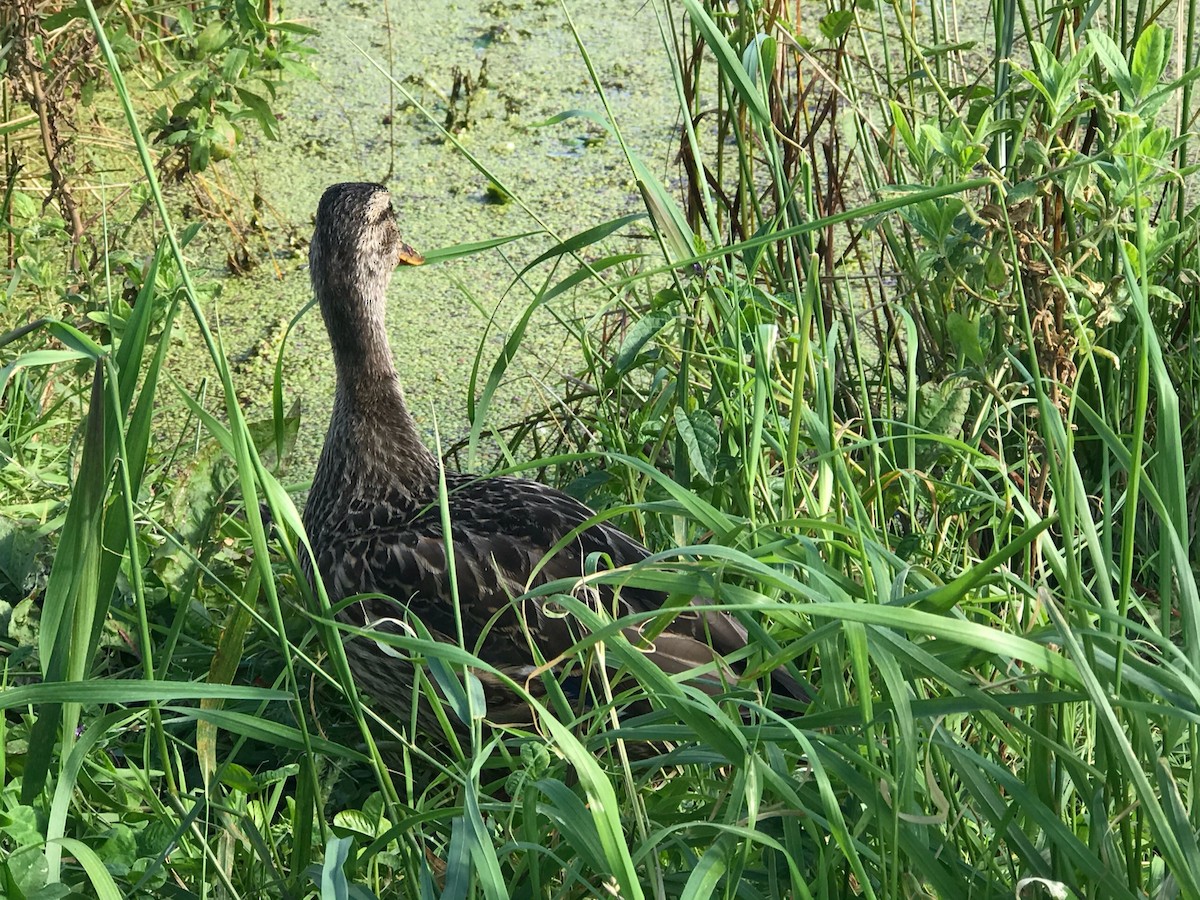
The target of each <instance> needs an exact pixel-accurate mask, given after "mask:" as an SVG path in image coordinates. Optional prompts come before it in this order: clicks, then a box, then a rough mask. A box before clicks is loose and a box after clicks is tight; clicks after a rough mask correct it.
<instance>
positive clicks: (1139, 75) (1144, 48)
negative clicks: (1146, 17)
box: [1129, 22, 1171, 100]
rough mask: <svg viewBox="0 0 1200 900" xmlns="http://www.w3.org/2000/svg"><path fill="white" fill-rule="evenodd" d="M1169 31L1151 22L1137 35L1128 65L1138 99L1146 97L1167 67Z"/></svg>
mask: <svg viewBox="0 0 1200 900" xmlns="http://www.w3.org/2000/svg"><path fill="white" fill-rule="evenodd" d="M1170 38H1171V31H1170V29H1167V28H1162V27H1161V26H1159V25H1156V24H1155V23H1153V22H1151V23H1150V24H1149V25H1147V26H1146V27H1145V28H1144V29H1143V30H1142V33H1141V35H1140V36H1139V37H1138V42H1137V45H1136V46H1135V47H1134V48H1133V61H1132V63H1131V65H1130V67H1129V74H1130V75H1131V76H1132V79H1133V85H1134V89H1135V91H1136V94H1137V98H1138V99H1139V100H1141V99H1143V98H1145V97H1147V96H1148V95H1149V94H1150V92H1151V91H1152V90H1154V88H1155V87H1157V85H1158V82H1159V79H1160V78H1162V73H1163V71H1164V70H1165V69H1166V68H1167V42H1168V41H1169V40H1170Z"/></svg>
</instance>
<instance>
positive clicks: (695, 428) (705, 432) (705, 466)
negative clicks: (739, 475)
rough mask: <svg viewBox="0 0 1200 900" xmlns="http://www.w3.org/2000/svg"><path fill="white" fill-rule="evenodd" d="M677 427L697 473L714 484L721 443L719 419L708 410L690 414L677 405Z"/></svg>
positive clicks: (699, 410)
mask: <svg viewBox="0 0 1200 900" xmlns="http://www.w3.org/2000/svg"><path fill="white" fill-rule="evenodd" d="M675 427H676V428H678V429H679V436H680V437H681V438H683V443H684V446H685V447H687V451H688V459H689V461H690V462H691V464H692V468H693V469H694V470H695V473H696V474H697V475H699V476H700V477H701V478H703V479H704V480H705V481H706V482H708V483H709V484H712V483H713V479H714V477H715V475H716V463H717V449H718V448H719V447H720V444H721V434H720V431H718V429H717V420H716V419H714V418H713V416H712V413H710V412H708V410H704V409H697V410H695V411H693V412H692V413H691V414H690V415H689V414H688V413H686V412H684V410H683V407H680V406H677V407H675Z"/></svg>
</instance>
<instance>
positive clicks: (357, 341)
mask: <svg viewBox="0 0 1200 900" xmlns="http://www.w3.org/2000/svg"><path fill="white" fill-rule="evenodd" d="M374 299H375V301H376V302H363V303H338V304H331V303H325V304H322V312H323V314H324V316H325V323H326V327H327V328H328V331H329V338H330V342H331V344H332V347H333V361H334V367H335V369H336V372H337V388H336V391H335V393H334V402H333V414H332V416H331V418H330V422H329V433H328V435H327V436H326V441H325V452H323V453H322V455H321V461H320V463H319V464H318V473H317V474H318V478H328V479H331V480H332V481H334V482H337V483H339V484H340V485H341V489H344V490H346V491H348V492H350V493H351V494H352V495H353V496H357V497H359V498H360V499H367V498H366V497H365V492H371V491H382V492H385V493H388V494H391V493H394V492H395V491H396V490H400V491H401V492H402V493H407V494H409V495H410V496H412V497H413V498H419V496H420V495H422V494H423V493H424V492H425V491H426V490H427V487H428V486H429V485H432V484H436V478H437V461H436V459H435V458H434V456H433V454H432V453H430V451H429V448H428V447H426V446H425V444H424V442H423V441H422V440H421V434H420V432H419V431H418V430H417V425H416V422H415V421H414V420H413V417H412V414H411V413H409V411H408V406H407V405H406V404H405V402H404V393H403V391H402V390H401V388H400V380H399V378H398V377H397V375H396V367H395V365H394V363H393V361H392V351H391V347H390V346H389V344H388V339H387V331H386V328H385V326H384V322H383V308H384V303H383V298H382V297H378V298H374ZM371 499H375V498H371Z"/></svg>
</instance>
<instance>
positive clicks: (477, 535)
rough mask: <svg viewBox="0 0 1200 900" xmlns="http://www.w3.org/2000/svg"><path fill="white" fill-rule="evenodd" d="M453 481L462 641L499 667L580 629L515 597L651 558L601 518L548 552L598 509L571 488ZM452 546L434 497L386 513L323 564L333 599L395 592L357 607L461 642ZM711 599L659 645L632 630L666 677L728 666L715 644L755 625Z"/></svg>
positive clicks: (367, 616)
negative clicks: (597, 567) (710, 606)
mask: <svg viewBox="0 0 1200 900" xmlns="http://www.w3.org/2000/svg"><path fill="white" fill-rule="evenodd" d="M448 488H449V491H448V506H449V512H450V524H451V533H452V536H453V545H454V578H455V582H456V584H457V590H458V600H459V603H458V609H459V615H460V616H461V623H462V632H463V638H464V642H465V643H466V646H467V647H468V649H476V648H477V649H478V653H479V655H480V657H481V658H482V659H484V660H486V661H487V662H489V663H491V664H492V665H495V666H497V667H498V668H504V669H510V670H519V669H522V668H526V667H528V666H529V665H530V663H531V660H532V659H533V653H532V650H531V643H532V644H536V646H537V649H538V651H539V652H540V654H541V655H542V657H543V658H545V659H553V658H555V657H557V656H559V655H560V654H562V653H564V652H566V651H567V650H569V649H570V647H571V646H573V645H574V644H575V643H576V642H577V641H578V640H579V638H580V637H582V634H581V633H580V632H579V630H578V628H577V627H576V626H575V625H574V624H573V623H572V621H571V620H570V619H569V618H568V617H565V616H562V615H556V614H555V612H554V610H553V609H547V608H546V607H545V606H543V604H542V603H541V602H540V601H534V600H525V601H521V602H520V603H516V604H515V603H514V602H513V601H514V598H517V597H520V596H521V595H522V594H524V593H525V592H526V591H527V590H529V589H531V588H533V587H537V586H539V585H542V584H546V583H548V582H551V581H556V580H559V579H564V578H579V577H581V576H582V575H584V573H585V566H586V565H587V560H588V558H589V557H590V556H592V555H593V554H601V555H602V557H603V559H604V562H603V563H602V565H612V566H614V567H621V566H625V565H629V564H632V563H635V562H638V561H639V560H642V559H645V558H646V557H647V556H648V555H649V551H647V550H646V548H645V547H643V546H642V545H641V544H640V543H638V542H637V541H635V540H633V539H632V538H631V537H629V536H628V535H626V534H625V533H624V532H622V531H620V530H619V529H617V528H614V527H612V526H610V525H607V524H605V523H596V524H592V525H589V526H588V527H586V528H584V529H582V530H580V531H579V532H578V534H576V535H574V537H572V538H571V539H570V540H569V541H567V542H566V543H564V544H563V546H562V547H559V548H558V549H557V550H556V551H555V552H554V554H553V555H552V556H549V557H547V554H549V553H550V551H551V550H553V549H554V548H555V547H556V546H557V545H558V544H559V543H560V541H562V540H563V538H564V537H566V536H567V535H570V534H572V532H575V531H576V530H577V529H579V528H580V526H582V525H583V524H584V523H585V522H588V521H589V520H591V519H592V518H593V516H594V513H593V512H592V511H591V510H590V509H588V507H586V506H584V505H583V504H582V503H580V502H578V501H577V500H575V499H573V498H571V497H569V496H568V495H566V494H564V493H562V492H561V491H557V490H555V489H553V488H550V487H547V486H546V485H543V484H540V483H538V482H533V481H527V480H524V479H519V478H506V477H495V478H482V479H470V478H467V477H466V476H461V475H448ZM445 543H446V542H445V533H444V530H443V527H442V519H441V512H440V510H439V508H438V506H437V504H436V503H432V504H430V505H429V506H428V507H426V508H424V509H422V510H419V511H417V512H416V513H415V514H412V513H405V514H402V515H398V516H396V517H394V518H393V519H391V520H387V519H386V518H381V517H379V516H378V513H377V511H376V515H375V516H374V518H373V521H372V522H371V524H370V526H369V527H367V528H363V529H361V530H356V531H355V532H354V533H352V534H350V535H347V536H343V537H341V538H339V539H338V540H336V541H335V542H333V543H331V544H329V545H327V546H326V547H325V549H324V552H323V553H321V555H320V557H319V559H318V567H319V568H320V570H321V572H322V573H323V574H324V577H325V580H326V587H327V589H328V590H329V591H330V595H331V596H333V597H347V596H351V595H354V594H363V593H378V594H383V595H386V596H387V597H391V598H394V599H395V603H393V602H391V601H388V600H383V599H370V600H366V601H364V602H363V603H362V604H361V605H360V607H359V608H358V614H359V615H360V616H362V621H363V623H364V624H372V623H379V622H384V621H386V620H388V619H395V618H397V614H398V612H399V610H398V609H397V607H396V604H397V603H398V604H400V605H401V606H402V607H405V608H407V609H408V610H410V611H411V612H412V613H414V614H416V616H417V617H418V618H419V619H420V620H421V622H422V623H423V624H424V625H425V627H426V628H428V629H429V630H430V632H432V633H433V634H434V635H435V636H438V637H441V638H444V639H454V638H455V636H456V635H457V633H458V622H457V621H456V616H455V606H454V602H453V593H452V591H451V586H450V583H451V575H450V571H449V566H448V565H447V560H446V549H445ZM535 570H536V574H534V573H535ZM599 599H600V602H601V604H603V606H604V607H605V608H606V609H608V610H609V611H610V612H611V613H613V614H615V615H625V614H627V613H629V612H631V611H652V610H656V609H658V608H660V607H661V606H662V604H663V603H664V602H665V600H666V595H665V594H662V593H660V592H657V591H651V590H645V589H642V588H633V587H626V588H623V589H621V590H620V591H619V594H618V596H617V597H614V596H613V593H612V591H611V590H610V589H608V588H606V587H601V588H600V591H599ZM702 606H703V601H699V602H696V603H695V605H694V606H693V607H691V608H688V609H685V610H684V611H682V612H680V613H678V614H677V615H676V616H675V618H674V619H673V620H672V622H671V623H670V624H669V625H668V626H667V628H666V629H665V630H663V631H662V632H661V633H659V634H656V635H654V637H653V639H652V640H651V641H649V642H645V641H640V640H639V639H640V634H639V632H638V630H637V629H634V628H630V629H626V632H627V636H628V637H629V638H630V640H631V641H634V642H635V643H638V644H639V646H645V649H646V652H647V655H648V656H649V657H650V658H651V659H652V660H653V661H654V662H655V663H656V664H657V665H658V666H659V667H660V668H661V669H663V670H664V671H665V672H668V673H672V674H674V673H679V672H683V671H687V670H689V669H693V668H697V667H701V666H709V667H711V666H712V664H713V663H714V661H715V662H717V663H718V665H720V659H719V657H714V654H713V650H714V649H715V650H716V651H717V652H718V653H719V654H728V653H731V652H734V651H736V650H738V649H741V648H742V647H744V646H746V631H745V629H744V628H743V627H742V626H741V625H740V624H739V623H738V622H737V621H736V620H735V619H733V618H731V617H730V616H729V615H727V614H725V613H722V612H719V611H714V610H706V609H703V608H702ZM723 671H727V670H723ZM731 677H732V676H731ZM785 678H786V676H785ZM786 680H787V681H789V682H790V681H791V679H786ZM792 683H793V684H794V682H792ZM784 687H785V689H787V687H788V686H787V685H786V684H785V685H784ZM788 692H789V693H793V692H792V691H791V690H788Z"/></svg>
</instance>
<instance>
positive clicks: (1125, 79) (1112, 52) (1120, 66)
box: [1087, 28, 1137, 103]
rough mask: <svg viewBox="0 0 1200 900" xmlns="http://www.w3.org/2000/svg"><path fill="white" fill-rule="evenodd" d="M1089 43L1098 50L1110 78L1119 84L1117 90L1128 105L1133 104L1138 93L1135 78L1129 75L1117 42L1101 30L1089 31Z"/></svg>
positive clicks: (1097, 53)
mask: <svg viewBox="0 0 1200 900" xmlns="http://www.w3.org/2000/svg"><path fill="white" fill-rule="evenodd" d="M1087 34H1088V43H1089V44H1091V45H1092V46H1093V47H1095V48H1096V56H1097V57H1098V58H1099V59H1100V63H1101V64H1102V65H1103V66H1104V68H1105V70H1107V72H1108V74H1109V77H1111V78H1112V80H1113V81H1115V82H1116V84H1117V90H1119V91H1120V92H1121V96H1122V97H1123V98H1125V101H1126V102H1127V103H1133V102H1134V100H1135V99H1136V97H1137V91H1136V90H1135V88H1134V86H1133V78H1132V77H1130V74H1129V66H1128V64H1127V63H1126V62H1125V56H1124V55H1123V54H1122V53H1121V48H1120V47H1118V46H1117V42H1116V41H1114V40H1113V39H1112V38H1111V37H1109V36H1108V35H1107V34H1105V33H1104V32H1103V31H1100V30H1099V29H1096V28H1092V29H1089V30H1088V33H1087Z"/></svg>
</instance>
